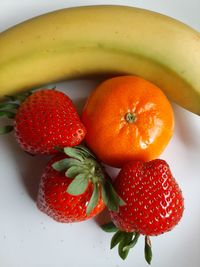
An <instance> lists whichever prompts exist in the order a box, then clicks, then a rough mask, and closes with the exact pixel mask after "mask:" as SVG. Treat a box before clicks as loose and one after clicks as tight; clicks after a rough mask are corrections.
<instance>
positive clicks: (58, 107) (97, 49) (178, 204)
mask: <svg viewBox="0 0 200 267" xmlns="http://www.w3.org/2000/svg"><path fill="white" fill-rule="evenodd" d="M119 16H120V17H122V20H121V21H120V24H118V22H116V23H111V22H112V21H118V20H116V18H118V17H119ZM143 20H148V21H149V25H150V27H151V30H149V29H148V32H147V29H146V28H145V27H144V25H143V24H141V23H140V22H141V21H143ZM83 21H84V23H83ZM90 21H92V24H91V23H88V22H90ZM66 23H67V25H69V27H68V28H67V31H66V30H65V25H66ZM127 24H129V25H130V24H131V25H138V26H137V27H127ZM77 25H79V27H77ZM104 25H106V27H105V26H104ZM159 29H162V31H159V32H160V35H161V36H158V38H156V40H155V34H154V33H156V32H157V31H158V30H159ZM144 32H145V33H146V34H144ZM124 33H126V35H125V34H124ZM83 34H84V36H83ZM169 34H171V35H172V34H173V38H171V43H170V44H169V43H168V42H167V39H168V36H169ZM16 36H17V39H16ZM194 36H196V39H194V38H193V37H194ZM16 40H17V41H16ZM86 40H87V41H86ZM13 43H14V44H15V49H12V47H13ZM180 43H181V49H180ZM188 48H190V49H192V51H193V52H192V53H190V54H188V53H187V50H188ZM0 50H1V51H3V53H2V56H1V58H0V85H1V87H0V88H1V89H0V98H2V102H1V103H0V117H1V118H3V117H6V118H8V119H11V120H13V122H12V123H11V124H6V125H4V126H1V127H0V134H6V133H9V132H10V131H14V136H15V138H16V141H17V143H18V144H19V146H20V147H21V148H22V150H24V151H25V152H26V153H28V154H30V155H35V156H37V155H44V156H45V155H46V156H47V155H48V156H50V157H51V158H50V160H49V162H48V164H47V166H46V168H45V169H44V171H43V173H42V174H41V180H40V184H39V188H38V197H37V203H36V205H37V207H38V209H39V210H40V211H42V212H43V213H45V214H46V215H48V216H49V217H51V218H52V219H54V220H56V221H57V222H62V223H69V222H70V223H73V222H82V221H85V220H88V219H91V218H93V217H94V216H96V215H97V214H99V213H101V212H102V211H103V210H104V209H106V208H107V209H108V211H109V214H110V220H111V222H110V223H108V224H105V225H102V229H103V230H104V231H106V232H113V233H114V236H113V238H112V239H111V249H112V248H114V247H115V246H117V245H118V253H119V256H120V257H121V258H122V259H125V258H126V257H127V255H128V253H129V250H130V249H131V248H133V247H134V246H135V245H136V243H137V241H138V239H139V237H140V235H143V236H145V259H146V261H147V262H148V263H149V264H150V263H151V260H152V250H151V241H150V237H151V236H157V235H160V234H163V233H165V232H168V231H171V230H172V229H173V228H174V227H175V226H176V225H177V224H178V223H179V222H180V220H181V218H182V216H183V211H184V199H183V195H182V192H181V189H180V187H179V185H178V183H177V182H176V180H175V178H174V177H173V174H172V172H171V170H170V167H169V165H168V164H167V163H166V162H165V161H164V160H162V159H160V156H161V154H162V152H163V151H164V149H165V148H166V147H167V145H168V143H169V142H170V139H171V137H172V136H173V131H174V114H173V109H172V106H171V103H170V101H169V100H168V97H169V99H171V100H173V101H175V102H176V103H178V104H179V105H181V106H182V107H184V108H186V109H188V110H190V111H191V112H193V113H196V114H198V115H200V90H199V88H200V84H199V73H198V68H197V66H198V64H199V65H200V56H199V55H200V53H199V52H200V38H199V34H198V33H197V32H195V31H194V30H193V29H191V28H189V27H188V26H186V25H184V24H183V23H180V22H178V21H176V20H173V19H171V18H169V17H165V16H162V15H160V14H157V13H154V12H150V11H147V10H142V9H137V8H130V7H119V6H96V7H79V8H69V9H64V10H60V11H55V12H52V13H49V14H45V15H42V16H39V17H37V18H33V19H31V20H29V21H26V22H24V23H22V24H20V25H17V26H15V27H13V28H11V29H8V30H7V31H5V32H3V33H1V34H0ZM14 59H15V60H14ZM194 59H195V62H196V65H195V67H194V65H193V60H194ZM183 62H184V64H183ZM33 70H34V72H33ZM96 73H98V74H103V73H108V74H112V75H113V76H114V77H112V78H109V79H106V80H105V81H103V82H102V83H101V84H99V86H97V88H95V89H94V90H93V92H92V93H91V95H90V96H89V97H88V99H87V101H86V103H85V106H84V108H83V110H82V113H81V115H80V116H79V114H78V112H77V110H76V107H75V105H74V103H73V102H72V100H71V99H70V98H69V96H67V95H66V94H64V93H63V92H60V91H59V90H57V89H56V88H53V89H47V88H45V87H42V88H41V86H44V84H47V83H51V82H55V81H59V80H63V79H68V78H76V77H81V76H83V75H93V74H96ZM119 73H120V74H123V75H117V74H119ZM22 74H23V75H22ZM133 74H134V75H133ZM11 76H12V79H9V78H8V77H11ZM33 87H37V88H35V89H33ZM38 87H40V88H38ZM13 93H15V95H12V94H13ZM4 96H5V97H6V98H4V99H3V97H4ZM107 166H111V167H116V168H120V171H119V173H118V175H116V177H110V176H109V174H108V172H107Z"/></svg>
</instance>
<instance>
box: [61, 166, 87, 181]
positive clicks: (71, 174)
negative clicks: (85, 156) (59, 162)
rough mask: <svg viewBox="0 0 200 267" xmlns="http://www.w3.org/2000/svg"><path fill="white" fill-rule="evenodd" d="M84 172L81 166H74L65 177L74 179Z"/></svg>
mask: <svg viewBox="0 0 200 267" xmlns="http://www.w3.org/2000/svg"><path fill="white" fill-rule="evenodd" d="M82 172H83V168H82V167H79V166H77V165H76V166H72V167H70V168H69V169H68V170H67V171H66V172H65V176H66V177H68V178H74V177H75V176H76V175H78V174H80V173H82Z"/></svg>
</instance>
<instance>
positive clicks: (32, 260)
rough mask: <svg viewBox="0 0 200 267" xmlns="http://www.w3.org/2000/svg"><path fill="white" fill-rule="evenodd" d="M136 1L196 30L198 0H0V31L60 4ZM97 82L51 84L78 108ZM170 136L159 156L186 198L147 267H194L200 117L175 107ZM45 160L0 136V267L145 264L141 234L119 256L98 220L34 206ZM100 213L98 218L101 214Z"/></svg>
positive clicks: (198, 235) (199, 222)
mask: <svg viewBox="0 0 200 267" xmlns="http://www.w3.org/2000/svg"><path fill="white" fill-rule="evenodd" d="M86 4H124V5H134V4H135V5H136V6H139V7H145V8H147V9H151V10H155V11H159V12H161V13H164V14H167V15H170V16H173V17H175V18H177V19H180V20H182V21H184V22H186V23H188V24H189V25H191V26H193V27H194V28H196V29H199V30H200V20H199V10H200V2H199V0H190V1H187V0H168V1H166V0H162V1H161V0H160V1H158V0H154V1H153V0H151V1H147V0H144V1H142V0H140V1H94V0H93V1H76V3H74V1H63V0H57V1H46V0H40V1H35V0H26V1H24V0H23V1H22V0H15V1H12V0H1V1H0V31H3V30H4V29H6V28H8V27H10V26H12V25H14V24H16V23H18V22H20V21H23V20H25V19H27V18H30V17H33V16H36V15H38V14H42V13H45V12H47V11H50V10H54V9H59V8H63V7H66V6H75V5H86ZM97 83H98V81H72V82H66V83H62V84H59V85H58V88H59V89H61V90H64V91H65V92H66V93H67V94H68V95H69V96H70V97H71V98H73V99H74V100H75V102H76V104H77V105H78V106H79V108H80V107H81V106H82V104H83V102H84V100H85V98H86V97H87V95H88V94H89V92H90V91H91V90H92V89H93V88H94V86H95V85H96V84H97ZM173 107H174V112H175V120H176V126H175V134H174V137H173V138H172V140H171V142H170V144H169V146H168V147H167V149H166V150H165V152H164V153H163V154H162V158H163V159H165V160H167V161H168V163H169V164H170V166H171V169H172V172H173V174H174V176H175V177H176V178H177V180H178V182H179V184H180V186H181V188H182V190H183V194H184V196H185V206H186V209H185V213H184V217H183V219H182V221H181V223H180V224H179V225H178V226H177V227H176V228H175V229H174V230H173V231H172V232H170V233H167V234H164V235H162V236H160V237H155V238H152V242H153V254H154V257H153V262H152V266H154V267H161V266H162V267H180V266H181V267H188V266H191V267H197V266H199V254H200V246H199V244H200V208H199V206H200V204H199V203H200V175H199V173H200V164H199V156H200V153H199V152H200V138H199V137H200V118H199V117H197V116H195V115H193V114H192V113H189V112H187V111H185V110H183V109H181V108H180V107H177V106H176V105H173ZM46 161H47V159H44V158H43V157H31V156H28V155H26V154H25V153H24V152H23V151H21V150H20V148H19V147H18V145H17V144H16V143H15V140H14V138H13V136H12V134H10V135H7V136H3V137H0V266H1V267H64V266H65V267H66V266H70V267H82V266H87V267H93V266H96V267H103V266H104V267H119V266H124V267H132V266H140V267H142V266H147V264H146V262H145V261H144V258H143V240H142V239H143V238H141V240H139V243H138V244H137V246H136V247H135V249H134V250H132V251H131V252H130V253H129V256H128V258H127V260H126V261H124V262H123V261H122V260H121V259H120V258H119V257H118V254H117V249H114V250H112V251H110V250H109V243H110V238H111V235H110V234H106V233H104V232H102V230H101V229H100V228H99V227H98V223H99V221H102V218H99V217H98V218H97V219H91V220H89V221H86V222H83V223H76V224H59V223H57V222H55V221H53V220H52V219H51V218H49V217H47V216H46V215H44V214H43V213H41V212H40V211H39V210H38V209H37V208H36V206H35V197H36V194H37V187H38V181H39V178H40V174H41V172H42V169H43V167H44V166H45V163H46ZM100 217H102V216H100Z"/></svg>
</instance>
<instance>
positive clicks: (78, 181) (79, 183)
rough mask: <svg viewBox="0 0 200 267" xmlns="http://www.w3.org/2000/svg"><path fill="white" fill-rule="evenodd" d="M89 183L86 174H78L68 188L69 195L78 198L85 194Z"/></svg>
mask: <svg viewBox="0 0 200 267" xmlns="http://www.w3.org/2000/svg"><path fill="white" fill-rule="evenodd" d="M88 184H89V181H88V179H87V177H86V175H85V174H78V175H77V176H76V177H75V178H74V180H73V181H72V182H71V183H70V185H69V186H68V188H67V193H69V194H71V195H74V196H78V195H81V194H83V193H84V192H85V190H86V189H87V187H88Z"/></svg>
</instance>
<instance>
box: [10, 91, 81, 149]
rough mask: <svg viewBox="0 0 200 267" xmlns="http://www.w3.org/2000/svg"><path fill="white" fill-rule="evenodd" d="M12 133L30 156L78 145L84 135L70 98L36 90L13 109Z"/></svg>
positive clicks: (62, 94)
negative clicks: (13, 123) (15, 109)
mask: <svg viewBox="0 0 200 267" xmlns="http://www.w3.org/2000/svg"><path fill="white" fill-rule="evenodd" d="M14 130H15V136H16V139H17V141H18V142H19V144H20V145H21V147H22V149H24V150H25V151H27V152H29V153H31V154H53V153H56V152H57V151H56V149H55V146H59V147H65V146H70V147H71V146H75V145H78V144H79V143H80V142H81V141H82V140H83V139H84V137H85V133H86V130H85V127H84V126H83V124H82V123H81V121H80V119H79V116H78V113H77V111H76V109H75V107H74V105H73V103H72V101H71V99H70V98H69V97H68V96H67V95H65V94H64V93H62V92H59V91H56V90H41V91H36V92H34V93H33V94H31V95H30V96H29V97H28V98H26V100H25V101H24V102H23V103H22V104H21V105H20V107H19V109H18V110H17V114H16V116H15V125H14Z"/></svg>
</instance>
